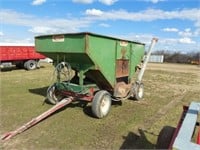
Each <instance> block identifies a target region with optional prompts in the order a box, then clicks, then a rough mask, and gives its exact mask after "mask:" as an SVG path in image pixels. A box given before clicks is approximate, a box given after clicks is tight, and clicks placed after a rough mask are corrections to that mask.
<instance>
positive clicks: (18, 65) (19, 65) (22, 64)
mask: <svg viewBox="0 0 200 150" xmlns="http://www.w3.org/2000/svg"><path fill="white" fill-rule="evenodd" d="M15 65H16V68H19V69H22V68H24V63H23V62H19V63H16V64H15Z"/></svg>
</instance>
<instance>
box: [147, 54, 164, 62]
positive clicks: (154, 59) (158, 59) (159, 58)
mask: <svg viewBox="0 0 200 150" xmlns="http://www.w3.org/2000/svg"><path fill="white" fill-rule="evenodd" d="M149 62H154V63H163V62H164V55H151V56H150V58H149Z"/></svg>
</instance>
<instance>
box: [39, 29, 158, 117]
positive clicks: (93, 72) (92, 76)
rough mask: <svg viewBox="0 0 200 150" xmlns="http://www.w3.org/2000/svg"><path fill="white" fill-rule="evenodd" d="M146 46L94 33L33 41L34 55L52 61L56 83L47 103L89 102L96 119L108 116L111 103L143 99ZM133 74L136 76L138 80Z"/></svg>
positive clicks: (48, 37) (59, 35)
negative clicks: (36, 54) (70, 100)
mask: <svg viewBox="0 0 200 150" xmlns="http://www.w3.org/2000/svg"><path fill="white" fill-rule="evenodd" d="M156 41H157V39H155V38H153V40H152V43H151V46H150V48H149V52H148V54H147V56H146V59H143V56H144V51H145V44H143V43H139V42H134V41H128V40H123V39H119V38H114V37H108V36H103V35H98V34H94V33H88V32H82V33H66V34H54V35H42V36H37V37H35V47H36V50H37V52H39V53H42V54H44V55H45V56H47V57H49V58H51V59H53V62H54V65H55V75H56V79H57V80H56V82H55V83H54V84H53V85H51V86H50V87H49V88H48V90H47V99H48V101H49V102H50V103H52V104H56V103H58V102H59V101H61V100H62V99H63V98H66V97H74V98H75V99H77V100H84V101H88V102H92V112H93V114H94V116H95V117H97V118H103V117H104V116H106V115H107V114H108V113H109V110H110V107H111V102H112V100H114V101H121V100H124V99H128V98H131V97H133V98H135V99H136V100H139V99H142V98H143V93H144V87H143V83H142V76H143V74H144V70H145V67H146V63H147V62H148V57H149V56H150V52H151V49H152V47H153V46H154V44H155V43H156ZM136 72H139V73H138V76H137V78H134V77H135V76H136Z"/></svg>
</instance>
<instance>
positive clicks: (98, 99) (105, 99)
mask: <svg viewBox="0 0 200 150" xmlns="http://www.w3.org/2000/svg"><path fill="white" fill-rule="evenodd" d="M110 108H111V97H110V94H109V93H108V92H107V91H103V90H102V91H98V92H97V93H96V94H95V96H94V98H93V101H92V112H93V114H94V116H95V117H97V118H103V117H105V116H107V115H108V113H109V112H110Z"/></svg>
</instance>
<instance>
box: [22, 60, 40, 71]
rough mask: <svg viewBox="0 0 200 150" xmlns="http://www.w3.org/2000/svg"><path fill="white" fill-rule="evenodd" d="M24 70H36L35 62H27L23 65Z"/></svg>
mask: <svg viewBox="0 0 200 150" xmlns="http://www.w3.org/2000/svg"><path fill="white" fill-rule="evenodd" d="M24 68H25V69H27V70H34V69H36V68H37V62H36V61H35V60H28V61H26V62H25V63H24Z"/></svg>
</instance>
